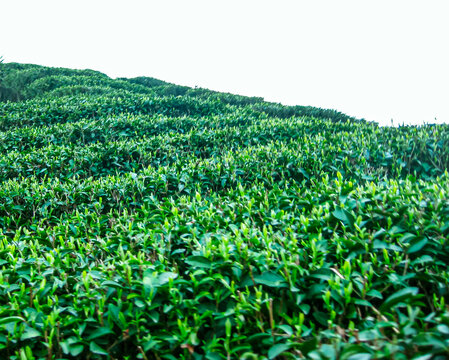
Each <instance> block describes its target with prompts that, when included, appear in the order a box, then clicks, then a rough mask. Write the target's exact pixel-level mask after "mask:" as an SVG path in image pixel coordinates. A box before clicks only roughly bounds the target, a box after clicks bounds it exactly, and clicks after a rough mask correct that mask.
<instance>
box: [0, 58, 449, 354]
mask: <svg viewBox="0 0 449 360" xmlns="http://www.w3.org/2000/svg"><path fill="white" fill-rule="evenodd" d="M1 66H2V67H3V68H2V74H4V75H3V78H4V79H6V80H7V84H8V86H15V88H16V89H17V91H18V92H20V94H21V96H22V97H23V99H25V100H22V101H19V102H11V101H8V102H5V103H0V149H1V150H2V151H1V154H0V357H1V358H8V359H21V360H22V359H23V360H25V359H136V358H137V359H145V360H146V359H208V360H216V359H275V358H276V359H348V360H357V359H391V358H394V359H409V358H411V359H430V358H435V359H445V358H447V357H448V356H449V308H448V305H447V303H448V301H449V298H448V297H449V265H448V264H449V196H448V194H449V174H448V165H449V126H448V125H427V126H421V127H400V128H382V127H379V126H378V125H377V124H375V123H370V122H366V121H364V120H357V119H353V118H349V117H347V116H345V115H344V114H341V113H339V112H337V111H332V110H324V109H316V108H311V107H300V106H298V107H286V106H282V105H279V104H271V103H267V102H264V101H263V99H260V98H247V97H243V96H236V95H231V94H221V93H216V92H212V91H209V90H206V89H189V88H185V87H178V86H176V85H173V84H167V83H164V82H161V81H159V80H156V79H152V78H135V79H118V80H112V79H109V78H108V77H107V76H105V75H103V74H100V73H97V72H92V71H87V70H86V71H76V70H69V69H52V68H44V67H39V66H35V65H22V64H1Z"/></svg>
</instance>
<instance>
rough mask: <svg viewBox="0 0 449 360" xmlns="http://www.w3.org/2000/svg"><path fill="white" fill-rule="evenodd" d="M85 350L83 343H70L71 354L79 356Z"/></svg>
mask: <svg viewBox="0 0 449 360" xmlns="http://www.w3.org/2000/svg"><path fill="white" fill-rule="evenodd" d="M83 350H84V346H83V344H73V345H70V355H72V356H78V355H79V354H81V353H82V352H83Z"/></svg>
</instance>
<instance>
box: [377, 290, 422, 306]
mask: <svg viewBox="0 0 449 360" xmlns="http://www.w3.org/2000/svg"><path fill="white" fill-rule="evenodd" d="M418 291H419V289H418V288H417V287H408V288H405V289H402V290H399V291H398V292H397V293H396V294H393V295H391V296H390V297H389V298H388V299H387V300H385V302H384V303H383V304H382V305H381V307H380V310H391V309H392V308H393V307H394V306H395V305H396V304H398V303H400V302H402V301H404V300H407V299H410V298H411V297H413V296H415V295H416V294H418Z"/></svg>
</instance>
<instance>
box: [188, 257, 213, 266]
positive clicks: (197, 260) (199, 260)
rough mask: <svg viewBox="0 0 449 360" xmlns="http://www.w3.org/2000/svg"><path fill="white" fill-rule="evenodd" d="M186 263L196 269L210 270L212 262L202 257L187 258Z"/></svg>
mask: <svg viewBox="0 0 449 360" xmlns="http://www.w3.org/2000/svg"><path fill="white" fill-rule="evenodd" d="M186 263H187V264H189V265H190V266H193V267H197V268H204V269H210V268H211V267H212V262H211V261H210V260H209V259H208V258H206V257H204V256H189V257H188V258H187V259H186Z"/></svg>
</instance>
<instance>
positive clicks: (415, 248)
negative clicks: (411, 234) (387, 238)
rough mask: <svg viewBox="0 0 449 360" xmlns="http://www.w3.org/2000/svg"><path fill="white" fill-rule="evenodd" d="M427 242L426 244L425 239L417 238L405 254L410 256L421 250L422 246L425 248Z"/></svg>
mask: <svg viewBox="0 0 449 360" xmlns="http://www.w3.org/2000/svg"><path fill="white" fill-rule="evenodd" d="M427 242H428V240H427V238H422V239H419V238H418V240H416V241H413V242H412V243H411V244H412V245H411V246H410V247H409V248H408V249H407V254H412V253H415V252H417V251H419V250H421V249H422V248H423V247H424V246H426V244H427Z"/></svg>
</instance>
